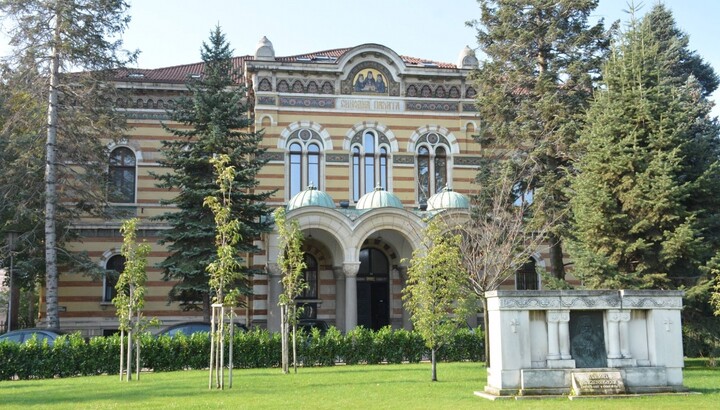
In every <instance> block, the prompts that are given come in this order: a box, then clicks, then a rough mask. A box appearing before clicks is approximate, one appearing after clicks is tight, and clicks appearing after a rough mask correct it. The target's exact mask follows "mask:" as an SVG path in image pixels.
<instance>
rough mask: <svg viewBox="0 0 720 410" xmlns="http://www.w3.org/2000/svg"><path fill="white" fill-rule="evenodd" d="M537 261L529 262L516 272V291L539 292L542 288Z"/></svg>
mask: <svg viewBox="0 0 720 410" xmlns="http://www.w3.org/2000/svg"><path fill="white" fill-rule="evenodd" d="M535 268H536V262H535V259H533V258H530V259H528V261H527V262H526V263H525V264H524V265H523V266H521V267H520V269H518V270H517V271H516V272H515V289H517V290H537V289H539V288H540V283H539V281H538V274H537V270H536V269H535Z"/></svg>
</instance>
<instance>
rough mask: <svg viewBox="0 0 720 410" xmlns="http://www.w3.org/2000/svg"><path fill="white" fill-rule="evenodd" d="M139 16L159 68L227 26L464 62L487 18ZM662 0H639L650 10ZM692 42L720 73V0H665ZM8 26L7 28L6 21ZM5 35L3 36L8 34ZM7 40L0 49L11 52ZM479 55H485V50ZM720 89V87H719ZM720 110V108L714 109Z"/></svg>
mask: <svg viewBox="0 0 720 410" xmlns="http://www.w3.org/2000/svg"><path fill="white" fill-rule="evenodd" d="M128 2H129V4H130V11H129V14H130V15H131V16H132V21H131V22H130V25H129V27H128V29H127V30H126V32H125V34H124V36H123V39H124V41H125V46H126V48H128V49H131V50H134V49H138V50H140V51H141V54H140V57H139V60H138V64H137V67H139V68H158V67H168V66H173V65H180V64H188V63H194V62H198V61H200V47H201V45H202V42H203V41H205V40H207V38H208V36H209V34H210V31H211V30H213V29H214V27H215V26H216V25H220V27H221V28H222V30H223V31H224V32H225V34H226V38H227V40H228V41H229V42H230V45H231V46H232V47H233V48H234V50H235V55H238V56H239V55H248V54H254V53H255V49H256V46H257V43H258V41H259V40H260V39H261V38H262V37H263V36H267V38H268V39H269V40H270V41H271V42H272V43H273V46H274V48H275V55H276V56H289V55H295V54H304V53H308V52H312V51H321V50H328V49H334V48H345V47H354V46H357V45H360V44H364V43H379V44H383V45H385V46H387V47H389V48H391V49H393V50H394V51H395V52H397V53H398V54H401V55H407V56H412V57H419V58H423V59H428V60H435V61H442V62H448V63H456V62H457V59H458V55H459V54H460V51H461V50H462V49H463V48H464V47H465V46H466V45H468V46H470V47H471V48H476V47H477V43H476V40H475V30H474V29H473V28H471V27H468V26H466V24H465V23H466V22H467V21H469V20H473V19H477V18H479V17H480V8H479V6H478V3H477V2H476V0H380V1H377V0H376V1H374V2H363V1H355V2H350V1H347V0H254V1H252V2H251V1H248V0H128ZM655 2H656V0H645V1H644V2H640V1H639V0H635V4H636V5H640V10H639V14H640V15H642V14H644V13H645V12H647V11H648V10H650V8H651V7H652V5H654V4H655ZM662 2H663V3H664V4H665V5H666V6H667V7H668V8H670V9H671V10H672V11H673V14H674V16H675V19H676V22H677V24H678V26H679V27H680V28H681V29H682V30H683V31H685V32H687V33H688V34H689V35H690V48H691V49H694V50H697V51H698V53H699V54H700V55H701V56H702V57H703V58H704V59H705V60H707V61H709V62H710V63H711V64H712V65H713V67H714V68H715V70H716V72H718V73H720V47H719V46H718V44H717V42H718V41H719V40H720V24H718V21H720V1H718V0H663V1H662ZM628 8H629V6H628V0H600V4H599V7H598V8H597V9H596V10H595V12H594V13H593V18H601V17H602V18H605V21H606V23H609V22H610V21H614V20H618V19H619V20H627V19H628V14H627V13H626V12H624V10H627V9H628ZM0 29H2V30H3V32H4V30H5V28H3V27H0ZM1 38H2V36H1V35H0V39H1ZM6 43H7V40H4V41H0V55H5V54H7V53H8V52H9V48H8V46H7V44H6ZM478 57H481V56H480V55H478ZM716 96H720V93H716ZM714 112H715V113H716V115H720V109H719V108H717V107H716V110H715V111H714Z"/></svg>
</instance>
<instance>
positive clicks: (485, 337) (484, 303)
mask: <svg viewBox="0 0 720 410" xmlns="http://www.w3.org/2000/svg"><path fill="white" fill-rule="evenodd" d="M480 301H481V302H482V308H483V325H484V326H485V329H483V333H484V334H483V340H484V341H485V367H486V368H488V369H489V368H490V338H489V337H488V335H489V334H490V328H489V327H488V311H487V299H485V296H481V297H480Z"/></svg>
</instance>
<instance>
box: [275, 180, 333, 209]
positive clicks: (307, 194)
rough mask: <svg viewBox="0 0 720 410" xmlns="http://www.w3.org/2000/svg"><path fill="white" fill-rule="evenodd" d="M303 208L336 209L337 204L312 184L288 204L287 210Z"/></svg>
mask: <svg viewBox="0 0 720 410" xmlns="http://www.w3.org/2000/svg"><path fill="white" fill-rule="evenodd" d="M303 206H321V207H324V208H333V209H334V208H335V202H333V199H332V198H331V197H330V195H328V194H326V193H325V192H323V191H319V190H318V189H317V188H315V186H314V185H313V184H312V183H311V184H310V185H308V187H307V188H306V189H305V190H304V191H300V192H298V193H297V194H295V196H294V197H292V199H290V201H289V202H288V204H287V210H288V211H292V210H293V209H297V208H302V207H303Z"/></svg>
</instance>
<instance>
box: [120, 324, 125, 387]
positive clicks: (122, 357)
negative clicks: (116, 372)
mask: <svg viewBox="0 0 720 410" xmlns="http://www.w3.org/2000/svg"><path fill="white" fill-rule="evenodd" d="M124 368H125V330H121V331H120V381H122V380H123V375H124V374H125V373H124Z"/></svg>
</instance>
